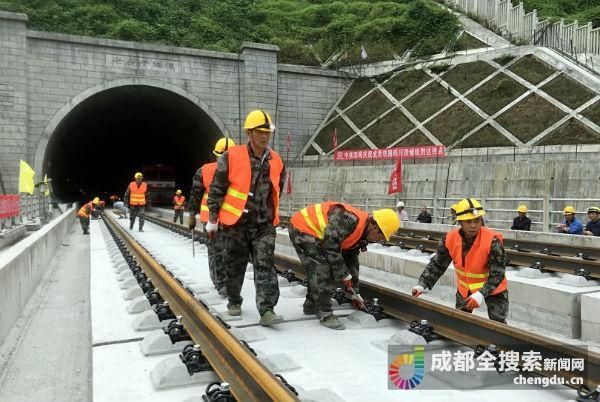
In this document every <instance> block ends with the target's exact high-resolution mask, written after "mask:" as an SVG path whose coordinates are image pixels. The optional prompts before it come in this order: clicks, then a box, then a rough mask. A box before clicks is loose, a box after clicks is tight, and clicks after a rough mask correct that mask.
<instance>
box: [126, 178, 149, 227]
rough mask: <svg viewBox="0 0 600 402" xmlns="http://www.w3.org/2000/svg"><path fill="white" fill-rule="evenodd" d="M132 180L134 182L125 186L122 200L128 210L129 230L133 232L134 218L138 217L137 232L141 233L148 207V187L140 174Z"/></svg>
mask: <svg viewBox="0 0 600 402" xmlns="http://www.w3.org/2000/svg"><path fill="white" fill-rule="evenodd" d="M133 178H134V179H135V180H134V181H132V182H131V183H129V185H128V186H127V190H125V196H124V197H123V200H124V202H125V207H128V208H129V230H133V224H134V223H135V218H136V217H137V216H138V215H139V217H140V220H139V230H140V232H143V231H144V229H143V227H144V216H145V213H146V206H148V207H149V206H150V192H149V190H148V185H147V184H146V183H145V182H144V181H143V180H144V176H143V175H142V173H140V172H137V173H136V174H135V175H134V176H133Z"/></svg>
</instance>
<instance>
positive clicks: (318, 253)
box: [288, 228, 358, 319]
mask: <svg viewBox="0 0 600 402" xmlns="http://www.w3.org/2000/svg"><path fill="white" fill-rule="evenodd" d="M288 233H289V235H290V240H291V241H292V244H293V245H294V248H295V249H296V253H297V254H298V258H300V262H301V263H302V267H303V268H304V271H305V272H306V279H307V282H308V288H307V292H306V301H305V302H304V309H305V310H312V309H314V310H315V312H316V316H317V318H320V319H323V318H325V317H327V316H329V315H332V314H333V311H332V305H331V293H330V290H331V289H332V288H333V287H334V285H335V283H334V277H333V273H332V271H331V266H330V265H329V262H328V261H327V255H326V254H325V251H324V250H323V249H322V248H321V245H320V243H319V242H318V241H317V239H316V238H314V237H313V236H310V235H307V234H305V233H302V232H299V231H297V230H295V229H294V228H290V229H288ZM342 254H343V253H342ZM343 255H344V254H343ZM344 260H346V256H345V255H344ZM346 266H347V268H348V271H350V274H351V275H352V287H353V288H354V289H356V290H357V291H358V267H355V266H354V265H353V264H348V263H346ZM339 285H341V284H339ZM339 285H338V286H339Z"/></svg>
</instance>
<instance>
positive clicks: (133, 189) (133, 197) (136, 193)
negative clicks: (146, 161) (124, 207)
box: [129, 181, 148, 205]
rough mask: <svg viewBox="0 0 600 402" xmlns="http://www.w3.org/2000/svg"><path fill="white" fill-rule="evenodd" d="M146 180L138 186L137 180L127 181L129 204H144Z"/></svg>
mask: <svg viewBox="0 0 600 402" xmlns="http://www.w3.org/2000/svg"><path fill="white" fill-rule="evenodd" d="M147 188H148V187H147V186H146V182H144V181H143V182H142V184H140V186H139V187H138V185H137V182H135V181H132V182H131V183H129V205H146V190H147Z"/></svg>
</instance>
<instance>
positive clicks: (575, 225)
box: [554, 205, 583, 235]
mask: <svg viewBox="0 0 600 402" xmlns="http://www.w3.org/2000/svg"><path fill="white" fill-rule="evenodd" d="M575 213H576V211H575V208H573V207H572V206H571V205H567V206H566V207H565V209H564V210H563V216H564V217H565V220H564V221H563V222H562V223H559V224H558V225H556V228H555V229H554V231H555V232H556V233H566V234H573V235H582V234H583V225H582V224H581V222H580V221H579V220H578V219H577V218H576V217H575Z"/></svg>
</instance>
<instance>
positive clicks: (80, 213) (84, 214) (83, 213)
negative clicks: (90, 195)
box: [77, 201, 94, 218]
mask: <svg viewBox="0 0 600 402" xmlns="http://www.w3.org/2000/svg"><path fill="white" fill-rule="evenodd" d="M87 207H89V208H90V212H92V211H93V210H94V204H92V202H91V201H90V202H88V203H87V204H83V206H82V207H81V208H79V211H78V212H77V216H81V217H82V218H89V217H90V214H89V213H88V212H87V211H86V210H85V209H86V208H87Z"/></svg>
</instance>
